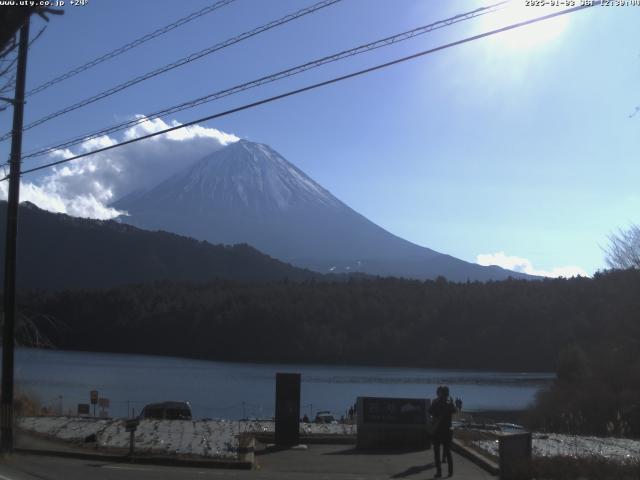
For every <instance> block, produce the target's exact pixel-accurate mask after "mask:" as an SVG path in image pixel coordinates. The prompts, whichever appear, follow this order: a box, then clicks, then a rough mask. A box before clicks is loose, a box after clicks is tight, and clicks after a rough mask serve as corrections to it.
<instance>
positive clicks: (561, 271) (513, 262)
mask: <svg viewBox="0 0 640 480" xmlns="http://www.w3.org/2000/svg"><path fill="white" fill-rule="evenodd" d="M476 263H478V264H479V265H484V266H489V265H497V266H499V267H502V268H506V269H507V270H513V271H514V272H521V273H527V274H529V275H538V276H540V277H554V278H557V277H565V278H570V277H575V276H578V275H580V276H583V277H588V276H589V274H588V273H587V272H586V271H585V270H584V269H583V268H580V267H578V266H575V265H567V266H564V267H553V268H552V269H551V270H543V269H539V268H534V266H533V264H532V263H531V260H529V259H527V258H523V257H518V256H515V255H506V254H505V253H504V252H496V253H481V254H479V255H478V256H477V257H476Z"/></svg>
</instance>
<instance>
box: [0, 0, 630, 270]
mask: <svg viewBox="0 0 640 480" xmlns="http://www.w3.org/2000/svg"><path fill="white" fill-rule="evenodd" d="M211 3H213V2H210V1H209V2H207V1H201V0H188V1H184V2H161V3H160V2H157V1H146V0H140V1H136V2H129V1H125V0H109V1H104V0H102V1H101V0H89V1H88V2H86V4H85V5H84V6H72V5H71V4H69V2H67V4H66V5H65V6H64V7H62V9H63V10H64V12H65V13H64V15H63V16H55V17H52V18H51V20H50V22H49V24H46V23H45V22H44V21H42V20H41V19H39V18H37V17H34V19H33V21H32V25H31V35H32V37H34V36H35V35H36V34H37V33H38V31H39V30H40V29H41V28H42V27H43V26H45V25H46V30H45V31H44V32H43V33H42V35H41V36H40V38H38V40H36V41H35V42H34V43H33V45H32V47H31V49H30V51H29V58H28V71H27V90H29V89H31V88H34V87H36V86H38V85H40V84H42V83H43V82H45V81H47V80H50V79H51V78H53V77H55V76H57V75H60V74H62V73H65V72H67V71H69V70H71V69H73V68H75V67H77V66H79V65H81V64H83V63H85V62H87V61H89V60H92V59H94V58H96V57H98V56H100V55H102V54H104V53H107V52H108V51H110V50H112V49H114V48H117V47H120V46H122V45H123V44H126V43H128V42H130V41H132V40H134V39H136V38H139V37H141V36H142V35H144V34H146V33H149V32H151V31H153V30H155V29H157V28H160V27H163V26H164V25H167V24H169V23H171V22H173V21H175V20H176V19H178V18H180V17H184V16H186V15H188V14H190V13H192V12H194V11H197V10H199V9H201V8H203V7H205V6H207V5H210V4H211ZM313 3H314V2H313V0H311V1H303V0H269V1H263V0H236V1H234V2H232V3H230V4H229V5H227V6H224V7H221V8H220V9H218V10H216V11H214V12H212V13H209V14H207V15H204V16H202V17H201V18H198V19H197V20H194V21H192V22H190V23H188V24H187V25H184V26H181V27H179V28H176V29H174V30H172V31H171V32H169V33H167V34H165V35H163V36H161V37H159V38H156V39H154V40H152V41H150V42H147V43H145V44H143V45H141V46H140V47H138V48H135V49H132V50H130V51H128V52H127V53H125V54H123V55H120V56H118V57H116V58H114V59H111V60H108V61H106V62H104V63H102V64H100V65H98V66H97V67H95V68H92V69H90V70H88V71H86V72H83V73H81V74H79V75H77V76H75V77H73V78H70V79H68V80H65V81H64V82H61V83H59V84H57V85H55V86H53V87H51V88H49V89H46V90H44V91H42V92H40V93H37V94H35V95H32V96H30V97H29V98H28V99H27V104H26V106H25V124H28V123H30V122H32V121H34V120H37V119H39V118H41V117H43V116H44V115H47V114H49V113H51V112H54V111H57V110H59V109H61V108H64V107H66V106H67V105H71V104H74V103H76V102H78V101H80V100H83V99H85V98H87V97H90V96H92V95H94V94H96V93H98V92H100V91H102V90H105V89H108V88H111V87H112V86H114V85H116V84H119V83H121V82H124V81H127V80H129V79H131V78H133V77H136V76H138V75H142V74H144V73H147V72H149V71H151V70H153V69H156V68H158V67H160V66H162V65H165V64H168V63H171V62H173V61H175V60H177V59H179V58H181V57H184V56H186V55H189V54H191V53H193V52H196V51H199V50H202V49H204V48H206V47H209V46H211V45H214V44H216V43H218V42H221V41H224V40H226V39H228V38H231V37H234V36H236V35H238V34H239V33H242V32H245V31H249V30H251V29H253V28H255V27H257V26H260V25H263V24H266V23H268V22H270V21H272V20H275V19H277V18H280V17H282V16H284V15H287V14H289V13H291V12H294V11H296V10H299V9H301V8H305V7H307V6H309V5H311V4H313ZM490 3H491V2H481V1H475V0H394V1H389V0H384V1H383V0H342V1H340V2H338V3H336V4H334V5H332V6H329V7H326V8H324V9H322V10H319V11H317V12H315V13H312V14H310V15H307V16H305V17H303V18H300V19H297V20H293V21H291V22H288V23H287V24H285V25H282V26H280V27H277V28H274V29H272V30H270V31H268V32H265V33H262V34H260V35H256V36H254V37H252V38H249V39H247V40H244V41H242V42H239V43H237V44H235V45H232V46H230V47H227V48H225V49H223V50H221V51H218V52H216V53H213V54H211V55H208V56H205V57H204V58H201V59H199V60H196V61H193V62H191V63H190V64H188V65H186V66H183V67H180V68H176V69H174V70H172V71H170V72H168V73H165V74H163V75H159V76H157V77H155V78H153V79H150V80H148V81H145V82H142V83H140V84H138V85H135V86H133V87H131V88H128V89H126V90H124V91H122V92H119V93H117V94H114V95H112V96H110V97H108V98H106V99H103V100H100V101H97V102H95V103H93V104H91V105H89V106H86V107H84V108H81V109H78V110H76V111H73V112H70V113H68V114H65V115H61V116H60V117H58V118H56V119H53V120H51V121H49V122H46V123H44V124H43V125H40V126H37V127H34V128H32V129H30V130H28V131H26V132H25V134H24V145H23V152H25V153H28V152H29V151H32V150H34V149H38V148H40V147H43V146H49V145H52V144H56V143H59V142H61V141H64V140H67V139H69V138H73V137H76V136H81V135H84V134H86V133H89V132H92V131H94V130H98V129H101V128H103V127H107V126H111V125H113V124H116V123H119V122H123V121H127V120H130V119H134V118H136V117H137V116H141V115H145V114H149V113H152V112H154V111H156V110H160V109H162V108H164V107H168V106H172V105H175V104H177V103H181V102H183V101H187V100H190V99H193V98H196V97H198V96H201V95H205V94H207V93H210V92H215V91H218V90H221V89H224V88H228V87H231V86H234V85H236V84H239V83H243V82H246V81H249V80H253V79H255V78H258V77H261V76H264V75H268V74H270V73H274V72H277V71H279V70H282V69H285V68H289V67H292V66H296V65H299V64H302V63H306V62H308V61H310V60H314V59H316V58H320V57H323V56H326V55H330V54H333V53H336V52H339V51H341V50H345V49H348V48H352V47H354V46H357V45H361V44H364V43H367V42H370V41H374V40H377V39H380V38H383V37H386V36H389V35H393V34H396V33H400V32H403V31H406V30H409V29H412V28H416V27H419V26H422V25H427V24H429V23H432V22H435V21H438V20H442V19H445V18H448V17H451V16H453V15H457V14H461V13H465V12H468V11H471V10H474V9H476V8H478V7H481V6H484V5H488V4H490ZM576 3H577V4H580V3H581V2H580V1H578V2H576ZM551 11H556V10H555V9H553V8H542V7H526V6H524V1H523V0H514V1H513V2H511V4H509V5H508V7H507V8H504V9H502V10H500V11H499V12H494V13H490V14H487V15H483V16H481V17H478V18H475V19H472V20H468V21H464V22H459V23H457V24H455V25H452V26H449V27H446V28H442V29H439V30H437V31H434V32H431V33H427V34H425V35H422V36H418V37H416V38H413V39H411V40H407V41H404V42H401V43H399V44H397V45H393V46H389V47H385V48H382V49H378V50H376V51H373V52H368V53H365V54H362V55H359V56H357V57H352V58H349V59H345V60H342V61H340V62H336V63H334V64H331V65H327V66H323V67H321V68H318V69H315V70H313V71H308V72H305V73H303V74H300V75H297V76H294V77H290V78H288V79H285V80H281V81H278V82H275V83H272V84H270V85H267V86H262V87H259V88H255V89H252V90H248V91H245V92H242V93H240V94H237V95H233V96H229V97H226V98H224V99H221V100H218V101H215V102H211V103H208V104H205V105H202V106H199V107H197V108H193V109H190V110H185V111H182V112H178V113H175V114H172V115H170V116H168V117H164V118H162V119H161V120H155V121H150V122H146V123H143V124H140V125H138V126H136V127H134V128H131V129H129V130H128V131H126V132H121V133H115V134H111V135H109V136H106V137H103V138H99V139H94V140H91V141H88V142H85V143H84V144H82V145H79V146H76V147H73V148H71V149H70V150H68V151H64V150H62V151H57V152H54V153H52V154H50V155H49V156H45V157H39V158H31V159H25V161H24V165H23V169H26V168H30V167H34V166H37V165H41V164H43V163H46V162H50V161H52V160H58V159H61V158H64V157H65V156H67V157H68V156H70V155H72V154H74V153H81V152H85V151H89V150H91V149H94V148H95V147H97V146H106V145H111V144H115V143H118V142H121V141H123V140H126V139H130V138H135V137H136V136H139V135H141V134H143V133H146V132H151V131H157V130H159V129H162V128H164V127H166V126H171V125H177V124H180V123H186V122H190V121H192V120H195V119H198V118H200V117H204V116H207V115H211V114H214V113H217V112H221V111H224V110H227V109H230V108H234V107H237V106H240V105H243V104H246V103H251V102H254V101H256V100H259V99H262V98H266V97H269V96H272V95H276V94H279V93H283V92H286V91H288V90H292V89H295V88H300V87H303V86H306V85H309V84H312V83H315V82H319V81H322V80H326V79H329V78H332V77H335V76H338V75H344V74H346V73H350V72H352V71H356V70H359V69H362V68H366V67H369V66H373V65H376V64H379V63H383V62H386V61H390V60H393V59H396V58H399V57H402V56H405V55H410V54H413V53H416V52H419V51H422V50H426V49H430V48H433V47H436V46H439V45H442V44H446V43H449V42H453V41H456V40H459V39H462V38H465V37H469V36H472V35H476V34H479V33H482V32H485V31H489V30H492V29H495V28H498V27H500V26H503V25H507V24H509V23H513V22H514V21H517V20H519V19H523V18H532V17H536V16H539V15H544V14H547V13H550V12H551ZM638 24H640V7H631V6H629V7H620V6H615V7H614V6H612V7H593V8H590V9H586V10H583V11H578V12H575V13H571V14H568V15H565V16H563V17H559V18H555V19H552V20H547V21H545V22H541V23H540V24H537V25H531V26H528V27H522V28H521V29H518V30H514V31H511V32H504V33H501V34H498V35H495V36H492V37H489V38H483V39H479V40H476V41H473V42H469V43H466V44H463V45H459V46H456V47H453V48H449V49H446V50H442V51H439V52H436V53H433V54H429V55H426V56H423V57H420V58H418V59H415V60H413V61H410V62H405V63H402V64H399V65H396V66H393V67H390V68H387V69H384V70H381V71H377V72H373V73H370V74H367V75H365V76H361V77H358V78H354V79H350V80H347V81H344V82H340V83H338V84H333V85H330V86H327V87H323V88H321V89H317V90H313V91H310V92H305V93H303V94H300V95H296V96H294V97H289V98H287V99H283V100H280V101H278V102H274V103H270V104H267V105H262V106H259V107H256V108H253V109H249V110H245V111H242V112H238V113H235V114H232V115H228V116H225V117H222V118H219V119H216V120H213V121H208V122H202V123H199V124H198V125H196V126H194V127H190V128H188V129H185V130H178V131H176V132H174V133H173V134H171V135H170V136H168V137H161V138H156V139H155V140H147V141H144V142H138V143H136V144H134V145H132V146H130V147H123V148H120V149H114V150H112V151H111V152H109V153H104V154H100V155H96V156H92V157H87V158H86V159H84V160H80V161H76V162H71V163H69V164H66V165H65V166H60V167H57V168H56V169H47V170H43V171H40V172H38V173H33V174H28V175H25V176H24V178H23V183H22V190H21V199H22V200H30V201H33V202H34V203H36V204H38V205H40V206H42V207H43V208H48V209H50V210H53V211H59V212H65V213H69V214H72V215H78V216H89V217H94V218H110V217H113V216H114V215H117V214H118V212H117V211H115V210H114V209H112V208H111V207H110V206H109V204H110V203H111V202H113V201H114V200H117V199H118V198H119V197H121V196H123V195H126V194H128V193H131V192H132V191H135V190H138V189H140V188H148V187H151V186H153V185H154V184H155V183H157V182H159V181H161V180H162V179H163V178H166V177H168V176H170V175H171V174H172V173H175V172H177V171H178V170H180V169H181V168H184V166H185V165H188V164H189V163H190V162H193V161H197V160H199V159H200V158H202V157H204V156H205V155H206V154H208V153H211V152H212V151H214V150H216V149H219V148H222V147H224V146H225V145H228V144H229V143H230V142H233V141H236V140H237V139H239V138H245V139H248V140H251V141H255V142H261V143H266V144H268V145H270V146H271V147H272V148H274V149H275V150H276V151H278V152H279V153H280V154H282V155H283V156H284V157H285V158H286V159H287V160H289V161H290V162H292V163H294V164H295V165H296V166H298V167H299V168H301V169H302V170H303V171H304V172H305V173H307V174H308V175H309V176H311V177H312V178H313V179H314V180H316V181H317V182H318V183H320V184H321V185H322V186H324V187H325V188H326V189H328V190H329V191H330V192H331V193H333V194H334V195H335V196H336V197H338V198H339V199H340V200H342V201H343V202H344V203H346V204H347V205H349V206H350V207H352V208H353V209H354V210H356V211H358V212H359V213H361V214H363V215H364V216H366V217H367V218H369V219H370V220H372V221H374V222H375V223H377V224H379V225H380V226H382V227H384V228H385V229H387V230H388V231H390V232H392V233H394V234H396V235H398V236H400V237H403V238H405V239H407V240H410V241H412V242H414V243H417V244H419V245H423V246H426V247H429V248H432V249H434V250H436V251H440V252H443V253H447V254H450V255H453V256H455V257H458V258H461V259H463V260H467V261H471V262H477V263H481V264H497V265H501V266H503V267H505V268H511V269H515V270H518V271H524V272H527V273H533V274H542V275H550V276H559V275H564V276H571V275H575V274H586V275H592V274H593V273H594V272H596V271H598V270H601V269H604V268H606V265H605V263H604V254H603V247H606V245H607V242H608V240H607V238H608V236H609V235H610V234H612V233H615V232H616V231H618V229H620V228H626V227H628V226H629V225H630V224H631V223H633V222H640V218H639V215H640V214H639V213H638V212H639V211H640V192H639V191H638V188H637V185H638V178H640V166H639V163H638V161H637V156H638V152H639V150H640V149H639V147H640V136H639V135H638V129H639V128H640V123H639V122H640V114H639V115H636V116H634V115H633V114H634V112H635V109H636V106H638V105H640V90H639V89H638V82H639V80H640V44H638V42H637V25H638ZM10 125H11V109H7V110H6V111H4V112H2V113H0V129H1V130H2V132H0V133H4V132H6V131H8V130H9V129H10ZM8 151H9V144H8V142H6V141H5V142H2V143H0V155H3V156H4V158H7V157H8ZM0 192H1V193H2V194H4V195H6V182H2V183H1V184H0Z"/></svg>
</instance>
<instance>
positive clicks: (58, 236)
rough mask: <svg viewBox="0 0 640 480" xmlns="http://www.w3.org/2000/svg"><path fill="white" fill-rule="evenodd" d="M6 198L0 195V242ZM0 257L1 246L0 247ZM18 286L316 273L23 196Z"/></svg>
mask: <svg viewBox="0 0 640 480" xmlns="http://www.w3.org/2000/svg"><path fill="white" fill-rule="evenodd" d="M6 215H7V203H6V202H0V235H1V237H0V238H2V242H3V244H4V236H5V228H6ZM0 262H2V263H1V264H2V265H4V248H2V249H1V250H0ZM17 272H18V273H17V275H18V278H17V283H18V287H19V288H23V289H24V288H43V289H62V288H79V287H87V288H93V287H107V286H114V285H120V284H129V283H138V282H148V281H154V280H163V279H170V280H172V281H176V280H183V281H194V282H204V281H211V280H213V279H216V278H221V279H232V280H240V281H281V280H284V279H290V280H305V279H311V278H317V277H320V275H318V274H316V273H314V272H310V271H308V270H302V269H300V268H296V267H292V266H291V265H287V264H285V263H282V262H280V261H278V260H275V259H273V258H270V257H268V256H266V255H264V254H262V253H260V252H258V251H257V250H255V249H254V248H253V247H250V246H248V245H235V246H233V247H225V246H221V245H211V244H209V243H207V242H200V241H197V240H194V239H191V238H184V237H180V236H178V235H175V234H173V233H167V232H149V231H146V230H140V229H138V228H135V227H132V226H129V225H123V224H121V223H118V222H115V221H100V220H89V219H81V218H74V217H70V216H68V215H63V214H54V213H49V212H46V211H44V210H41V209H39V208H37V207H36V206H35V205H33V204H29V203H23V204H21V205H20V210H19V235H18V270H17Z"/></svg>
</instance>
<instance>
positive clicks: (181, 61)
mask: <svg viewBox="0 0 640 480" xmlns="http://www.w3.org/2000/svg"><path fill="white" fill-rule="evenodd" d="M341 1H342V0H322V1H321V2H318V3H315V4H313V5H311V6H310V7H307V8H303V9H301V10H298V11H297V12H294V13H291V14H288V15H285V16H284V17H282V18H279V19H278V20H273V21H271V22H269V23H267V24H265V25H262V26H260V27H257V28H254V29H253V30H249V31H247V32H244V33H241V34H240V35H237V36H235V37H232V38H230V39H227V40H225V41H223V42H220V43H217V44H215V45H213V46H211V47H208V48H205V49H203V50H200V51H199V52H195V53H192V54H191V55H188V56H186V57H183V58H181V59H179V60H176V61H175V62H173V63H170V64H168V65H164V66H163V67H160V68H157V69H155V70H152V71H151V72H148V73H145V74H144V75H140V76H138V77H135V78H133V79H131V80H128V81H126V82H124V83H121V84H119V85H116V86H115V87H112V88H110V89H108V90H105V91H103V92H100V93H98V94H96V95H93V96H92V97H89V98H86V99H84V100H82V101H80V102H78V103H75V104H73V105H70V106H68V107H65V108H63V109H62V110H58V111H57V112H54V113H51V114H49V115H46V116H44V117H42V118H40V119H38V120H35V121H33V122H31V123H29V124H27V125H25V126H24V127H23V128H22V131H25V130H30V129H31V128H33V127H37V126H38V125H41V124H43V123H45V122H48V121H49V120H52V119H54V118H56V117H59V116H60V115H64V114H66V113H69V112H72V111H74V110H77V109H79V108H82V107H85V106H87V105H89V104H91V103H93V102H96V101H98V100H101V99H103V98H106V97H109V96H111V95H113V94H115V93H117V92H120V91H122V90H124V89H126V88H129V87H131V86H133V85H136V84H138V83H140V82H143V81H145V80H149V79H150V78H153V77H156V76H158V75H160V74H162V73H165V72H168V71H170V70H173V69H174V68H178V67H181V66H183V65H186V64H187V63H191V62H193V61H195V60H198V59H200V58H202V57H204V56H205V55H209V54H211V53H213V52H216V51H218V50H222V49H223V48H226V47H229V46H231V45H234V44H236V43H239V42H241V41H243V40H246V39H247V38H251V37H253V36H255V35H258V34H260V33H263V32H266V31H267V30H271V29H272V28H275V27H278V26H280V25H283V24H285V23H288V22H291V21H292V20H296V19H298V18H300V17H303V16H305V15H309V14H310V13H314V12H316V11H318V10H321V9H323V8H325V7H328V6H330V5H333V4H334V3H338V2H341ZM10 137H11V132H7V133H5V134H3V135H2V136H0V141H3V140H6V139H8V138H10Z"/></svg>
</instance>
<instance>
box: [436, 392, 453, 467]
mask: <svg viewBox="0 0 640 480" xmlns="http://www.w3.org/2000/svg"><path fill="white" fill-rule="evenodd" d="M436 394H437V398H436V399H435V400H434V401H433V402H431V406H430V407H429V415H431V417H432V418H433V423H432V432H433V433H432V440H433V456H434V460H435V464H436V474H435V478H440V477H442V464H441V462H440V446H442V455H443V456H444V458H445V459H446V461H447V467H448V468H449V476H450V477H451V476H453V458H452V457H451V441H452V439H453V432H452V430H451V417H452V415H453V414H454V413H455V411H456V407H455V406H454V405H453V402H452V401H451V398H449V387H446V386H440V387H438V389H437V390H436Z"/></svg>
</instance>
